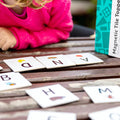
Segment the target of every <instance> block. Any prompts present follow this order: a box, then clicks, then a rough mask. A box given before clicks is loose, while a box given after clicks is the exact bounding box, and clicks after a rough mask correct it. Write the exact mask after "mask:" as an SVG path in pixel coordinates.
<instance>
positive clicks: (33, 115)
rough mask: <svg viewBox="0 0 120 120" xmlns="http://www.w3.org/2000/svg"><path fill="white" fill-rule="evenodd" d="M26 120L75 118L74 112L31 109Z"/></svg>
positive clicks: (64, 119) (74, 119)
mask: <svg viewBox="0 0 120 120" xmlns="http://www.w3.org/2000/svg"><path fill="white" fill-rule="evenodd" d="M27 120H76V114H75V113H67V112H47V111H38V110H31V111H29V114H28V117H27Z"/></svg>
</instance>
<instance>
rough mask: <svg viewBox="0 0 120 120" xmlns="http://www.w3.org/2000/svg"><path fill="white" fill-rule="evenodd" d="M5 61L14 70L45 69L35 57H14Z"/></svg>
mask: <svg viewBox="0 0 120 120" xmlns="http://www.w3.org/2000/svg"><path fill="white" fill-rule="evenodd" d="M4 62H5V63H6V64H7V65H8V66H9V67H10V68H11V69H12V70H13V71H14V72H23V71H29V70H36V69H43V68H45V66H43V65H42V64H41V63H40V62H39V61H38V60H36V59H35V58H34V57H23V58H14V59H6V60H4Z"/></svg>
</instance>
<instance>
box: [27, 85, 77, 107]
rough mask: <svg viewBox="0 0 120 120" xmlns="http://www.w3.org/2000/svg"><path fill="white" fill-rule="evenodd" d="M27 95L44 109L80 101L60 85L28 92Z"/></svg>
mask: <svg viewBox="0 0 120 120" xmlns="http://www.w3.org/2000/svg"><path fill="white" fill-rule="evenodd" d="M26 93H27V94H28V95H29V96H31V97H32V98H33V99H34V100H35V101H36V102H37V103H38V104H39V105H40V106H41V107H42V108H47V107H52V106H57V105H61V104H66V103H70V102H74V101H78V100H79V98H78V97H77V96H75V95H74V94H73V93H71V92H70V91H68V90H67V89H65V88H64V87H62V86H61V85H59V84H56V85H50V86H45V87H40V88H34V89H30V90H26Z"/></svg>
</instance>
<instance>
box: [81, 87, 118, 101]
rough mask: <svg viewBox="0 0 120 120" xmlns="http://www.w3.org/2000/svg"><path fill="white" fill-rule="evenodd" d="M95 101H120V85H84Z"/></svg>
mask: <svg viewBox="0 0 120 120" xmlns="http://www.w3.org/2000/svg"><path fill="white" fill-rule="evenodd" d="M83 89H84V90H85V91H86V93H87V94H88V95H89V97H90V98H91V99H92V101H93V102H94V103H107V102H120V94H119V93H120V87H119V86H88V87H87V86H86V87H83Z"/></svg>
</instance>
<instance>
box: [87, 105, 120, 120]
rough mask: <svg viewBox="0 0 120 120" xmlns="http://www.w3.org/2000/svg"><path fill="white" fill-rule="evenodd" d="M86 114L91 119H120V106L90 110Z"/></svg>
mask: <svg viewBox="0 0 120 120" xmlns="http://www.w3.org/2000/svg"><path fill="white" fill-rule="evenodd" d="M88 116H89V118H91V120H120V107H114V108H111V109H105V110H101V111H97V112H92V113H90V114H89V115H88Z"/></svg>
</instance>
